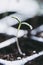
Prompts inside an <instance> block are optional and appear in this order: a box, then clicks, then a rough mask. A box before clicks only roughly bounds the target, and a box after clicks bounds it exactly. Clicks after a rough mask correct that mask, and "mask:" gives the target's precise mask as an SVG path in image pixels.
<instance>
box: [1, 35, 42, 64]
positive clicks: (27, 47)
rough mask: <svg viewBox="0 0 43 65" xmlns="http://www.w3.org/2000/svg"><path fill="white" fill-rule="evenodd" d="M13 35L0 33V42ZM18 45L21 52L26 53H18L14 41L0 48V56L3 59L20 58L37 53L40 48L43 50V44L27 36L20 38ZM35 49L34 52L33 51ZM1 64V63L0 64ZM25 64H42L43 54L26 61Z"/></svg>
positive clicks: (12, 59)
mask: <svg viewBox="0 0 43 65" xmlns="http://www.w3.org/2000/svg"><path fill="white" fill-rule="evenodd" d="M12 37H13V36H8V35H4V34H0V42H2V41H4V40H7V39H10V38H12ZM18 40H19V45H20V48H21V50H22V52H23V53H25V54H26V55H25V56H23V55H20V54H19V52H18V49H17V45H16V42H15V43H13V44H12V45H9V46H7V47H5V48H2V49H0V58H1V59H5V60H10V61H14V60H18V59H19V60H20V59H22V58H25V57H27V56H31V55H32V54H35V53H38V52H40V51H41V50H43V45H42V43H40V42H37V41H33V40H31V39H30V38H29V37H28V36H27V38H24V37H22V38H20V39H18ZM33 51H35V53H34V52H33ZM0 65H1V64H0ZM25 65H43V56H40V57H38V58H36V59H34V60H32V61H29V62H27V63H26V64H25Z"/></svg>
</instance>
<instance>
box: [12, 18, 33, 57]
mask: <svg viewBox="0 0 43 65" xmlns="http://www.w3.org/2000/svg"><path fill="white" fill-rule="evenodd" d="M12 18H14V19H16V20H17V21H18V23H19V26H18V31H19V30H20V27H21V25H26V26H28V27H30V29H33V27H32V26H31V25H30V24H28V23H26V22H21V21H20V20H19V19H18V18H16V17H12ZM18 31H17V36H16V37H17V48H18V51H19V53H20V54H21V55H23V56H25V53H23V52H22V51H21V48H20V46H19V42H18Z"/></svg>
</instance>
